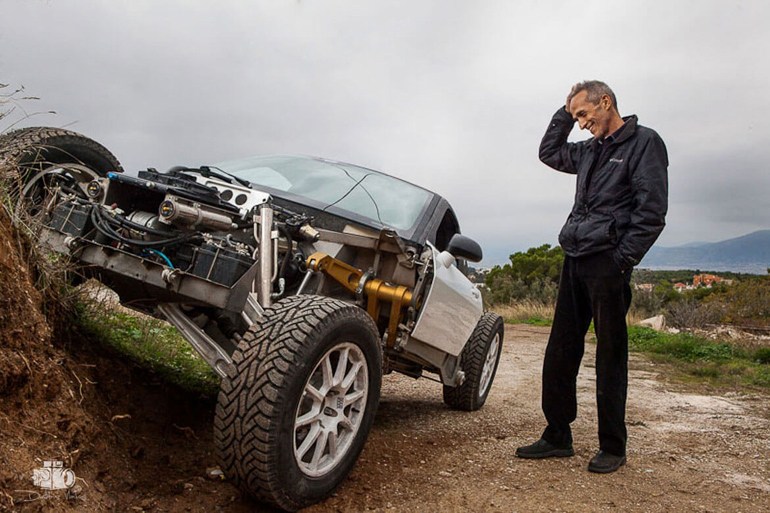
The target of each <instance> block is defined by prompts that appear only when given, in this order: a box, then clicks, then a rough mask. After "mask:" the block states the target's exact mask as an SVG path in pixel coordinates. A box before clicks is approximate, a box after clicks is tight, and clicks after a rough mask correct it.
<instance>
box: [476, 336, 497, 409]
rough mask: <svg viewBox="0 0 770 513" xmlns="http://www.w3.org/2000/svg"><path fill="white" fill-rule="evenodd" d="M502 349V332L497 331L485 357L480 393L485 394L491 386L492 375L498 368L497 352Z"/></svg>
mask: <svg viewBox="0 0 770 513" xmlns="http://www.w3.org/2000/svg"><path fill="white" fill-rule="evenodd" d="M499 351H500V332H495V338H493V339H492V342H491V343H490V344H489V349H488V350H487V357H486V358H485V359H484V367H482V369H481V381H480V383H479V395H480V396H483V395H484V394H486V393H487V390H488V389H489V386H490V385H491V384H492V377H493V376H494V375H495V369H496V368H497V353H498V352H499Z"/></svg>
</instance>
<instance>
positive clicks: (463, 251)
mask: <svg viewBox="0 0 770 513" xmlns="http://www.w3.org/2000/svg"><path fill="white" fill-rule="evenodd" d="M446 250H447V251H448V252H449V253H451V254H452V255H453V256H454V257H455V258H464V259H466V260H468V261H469V262H480V261H481V259H482V257H483V253H482V251H481V246H479V243H478V242H476V241H475V240H473V239H471V238H470V237H466V236H465V235H461V234H459V233H455V234H454V235H452V239H451V240H450V241H449V244H448V245H447V248H446Z"/></svg>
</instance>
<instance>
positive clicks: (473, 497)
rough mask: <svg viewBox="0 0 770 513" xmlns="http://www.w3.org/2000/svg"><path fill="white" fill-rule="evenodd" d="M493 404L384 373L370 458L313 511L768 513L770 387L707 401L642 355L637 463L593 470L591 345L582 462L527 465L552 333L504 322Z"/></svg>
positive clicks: (583, 398) (633, 445)
mask: <svg viewBox="0 0 770 513" xmlns="http://www.w3.org/2000/svg"><path fill="white" fill-rule="evenodd" d="M506 331H507V334H506V345H505V350H504V353H503V356H502V361H501V365H500V369H499V370H498V374H497V378H496V380H495V384H494V389H493V391H492V394H491V395H490V398H489V400H488V402H487V404H486V405H485V406H484V408H483V409H482V410H481V411H479V412H475V413H459V412H454V411H449V410H447V409H445V408H444V406H443V404H442V402H441V388H440V385H439V384H438V383H430V382H427V381H425V380H420V381H413V380H410V379H408V378H402V377H400V376H388V377H386V380H385V384H384V390H383V398H382V402H381V403H380V410H379V413H378V417H377V422H376V425H375V428H374V431H373V432H372V434H371V436H370V439H369V442H368V445H367V447H366V449H365V450H364V454H363V457H362V459H361V460H360V462H359V464H358V466H357V467H356V469H355V470H354V472H353V474H352V476H351V478H350V479H349V480H348V482H347V483H346V484H345V485H344V486H343V487H342V488H341V489H340V490H339V492H338V493H337V495H336V496H335V497H333V498H331V499H329V500H328V501H326V502H325V503H323V504H321V505H318V506H315V507H313V508H311V509H309V510H308V511H313V512H330V511H361V510H367V509H368V510H377V511H441V512H444V513H446V512H451V511H458V512H459V511H490V512H493V511H505V512H511V511H521V512H529V511H575V512H584V511H611V510H615V511H640V512H641V511H644V512H653V511H743V512H748V511H757V512H759V511H762V512H767V511H770V404H768V403H769V401H768V397H767V396H766V395H753V394H736V393H729V394H727V395H725V396H715V395H707V394H704V393H703V387H699V388H700V390H699V391H697V392H693V390H692V387H690V390H689V391H686V390H684V389H683V387H681V386H677V385H674V384H670V383H667V382H666V381H665V378H664V377H663V376H661V374H659V372H658V370H656V368H655V367H654V366H653V365H652V364H650V363H649V362H648V361H647V360H645V359H644V358H642V357H638V356H635V355H632V359H631V374H630V390H629V400H628V423H629V439H630V441H629V450H628V464H627V465H626V466H625V467H623V468H622V469H621V470H619V471H618V472H617V473H615V474H611V475H596V474H591V473H589V472H588V471H587V470H586V465H587V463H588V460H589V459H590V458H591V456H593V454H594V452H595V451H596V450H597V443H598V442H597V438H596V408H595V401H594V385H595V379H594V368H593V365H594V363H593V362H594V352H593V349H594V346H593V345H591V344H588V345H587V352H586V357H585V359H584V363H583V368H582V369H581V373H580V378H579V382H578V393H579V412H578V419H577V421H576V422H575V424H574V428H573V430H574V438H575V450H576V455H575V456H574V457H573V458H565V459H557V460H547V461H528V460H521V459H517V458H515V457H513V453H514V450H515V448H516V447H517V446H519V445H522V444H525V443H529V442H530V441H532V440H534V439H535V438H537V437H538V436H539V434H540V432H541V430H542V428H543V424H542V422H543V420H542V414H541V412H540V407H539V404H540V369H541V362H542V357H543V352H544V350H545V342H546V338H547V333H548V329H547V328H536V327H529V326H510V325H509V326H506Z"/></svg>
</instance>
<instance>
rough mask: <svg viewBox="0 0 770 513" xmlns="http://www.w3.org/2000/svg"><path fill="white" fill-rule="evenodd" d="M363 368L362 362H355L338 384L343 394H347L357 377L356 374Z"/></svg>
mask: <svg viewBox="0 0 770 513" xmlns="http://www.w3.org/2000/svg"><path fill="white" fill-rule="evenodd" d="M363 366H364V363H363V362H356V363H355V364H354V365H353V367H352V368H351V369H350V372H348V373H347V375H346V376H345V378H344V379H343V380H342V382H341V383H340V388H341V389H342V390H343V391H344V392H347V391H348V390H349V389H350V385H352V384H353V381H355V379H356V377H358V372H359V371H360V370H361V369H362V368H363Z"/></svg>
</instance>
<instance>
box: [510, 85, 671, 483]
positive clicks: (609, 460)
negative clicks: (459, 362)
mask: <svg viewBox="0 0 770 513" xmlns="http://www.w3.org/2000/svg"><path fill="white" fill-rule="evenodd" d="M575 122H577V123H578V125H579V126H580V128H581V130H585V129H587V130H588V131H590V132H591V134H592V135H593V138H591V139H588V140H586V141H582V142H578V143H569V142H567V137H568V136H569V133H570V131H571V130H572V127H573V125H574V123H575ZM540 160H541V161H542V162H543V163H545V164H547V165H549V166H550V167H552V168H554V169H556V170H557V171H563V172H565V173H570V174H575V175H577V192H576V194H575V204H574V206H573V207H572V211H571V212H570V214H569V217H568V218H567V222H566V223H565V225H564V227H563V228H562V230H561V233H560V234H559V243H560V244H561V247H562V249H563V250H564V253H565V258H564V266H563V268H562V272H561V278H560V283H559V294H558V298H557V300H556V310H555V314H554V320H553V327H552V328H551V335H550V337H549V339H548V346H547V348H546V352H545V361H544V363H543V396H542V407H543V413H544V414H545V418H546V421H547V423H548V425H547V427H546V428H545V431H544V432H543V435H542V437H541V438H540V439H539V440H538V441H537V442H535V443H534V444H532V445H528V446H525V447H519V448H518V449H517V450H516V456H518V457H520V458H549V457H564V456H572V455H574V453H575V452H574V450H573V448H572V432H571V430H570V424H571V423H572V421H574V420H575V417H576V416H577V398H576V381H577V374H578V369H579V367H580V360H581V359H582V357H583V351H584V344H585V335H586V332H587V331H588V326H589V324H590V323H591V320H592V319H593V321H594V328H595V331H596V340H597V345H596V403H597V409H598V414H599V452H598V453H597V454H596V456H594V457H593V458H592V459H591V461H590V463H589V465H588V470H590V471H592V472H599V473H608V472H614V471H615V470H617V469H618V468H620V466H622V465H623V464H625V462H626V438H627V434H626V425H625V410H626V389H627V387H628V332H627V330H626V313H627V312H628V307H629V305H630V304H631V288H630V286H629V281H630V277H631V270H632V268H633V267H634V266H635V265H636V264H638V263H639V261H640V260H641V259H642V257H643V256H644V254H645V253H646V252H647V250H648V249H650V246H652V244H653V243H654V242H655V239H657V238H658V235H660V232H661V231H662V230H663V226H664V225H665V216H666V210H667V207H668V178H667V167H668V157H667V154H666V147H665V145H664V144H663V141H662V140H661V138H660V137H659V136H658V134H657V133H655V132H654V131H653V130H650V129H649V128H646V127H643V126H641V125H639V124H638V123H637V118H636V116H628V117H625V118H623V117H621V116H620V114H619V113H618V108H617V101H616V99H615V94H614V93H613V92H612V90H611V89H610V88H609V87H608V86H607V84H605V83H603V82H599V81H587V82H581V83H579V84H576V85H575V86H573V87H572V90H571V91H570V93H569V95H568V96H567V102H566V105H565V106H564V107H562V108H560V109H559V110H558V111H557V112H556V114H555V115H554V116H553V118H552V119H551V124H550V125H549V126H548V129H547V130H546V132H545V136H544V137H543V140H542V142H541V143H540Z"/></svg>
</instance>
